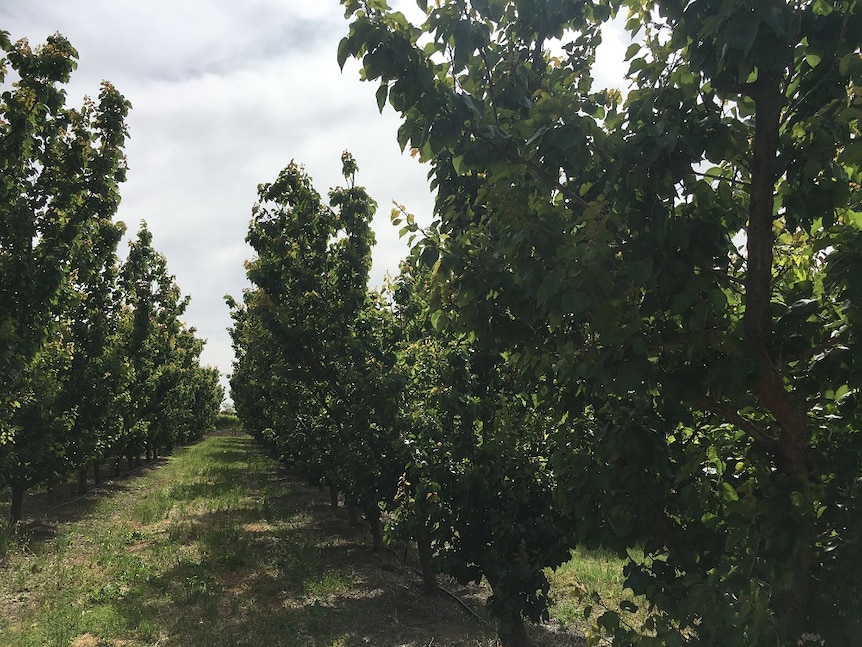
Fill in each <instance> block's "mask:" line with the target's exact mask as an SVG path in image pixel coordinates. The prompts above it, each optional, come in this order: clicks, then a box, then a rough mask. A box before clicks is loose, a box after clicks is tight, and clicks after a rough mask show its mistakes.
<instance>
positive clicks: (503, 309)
mask: <svg viewBox="0 0 862 647" xmlns="http://www.w3.org/2000/svg"><path fill="white" fill-rule="evenodd" d="M344 4H345V6H346V9H347V13H348V14H349V15H350V16H351V17H352V23H351V27H350V34H349V35H348V36H347V37H346V38H345V39H344V40H343V41H342V43H341V46H340V47H339V60H340V62H341V63H343V62H344V61H345V60H346V58H347V57H348V56H355V57H357V58H360V59H361V60H362V63H363V75H364V77H365V78H367V79H373V80H379V81H380V88H379V90H378V94H377V97H378V102H379V104H380V105H381V106H382V105H383V103H384V102H385V101H386V100H387V98H388V101H389V103H390V104H391V105H392V106H393V107H394V108H395V109H396V110H397V111H398V112H400V113H401V115H402V118H403V124H402V126H401V128H400V129H399V132H398V140H399V141H400V142H401V144H402V146H406V145H408V144H409V145H410V146H411V147H412V148H414V149H415V150H416V151H418V153H419V155H420V157H421V158H422V159H423V160H425V161H427V162H428V163H429V164H430V165H431V177H432V184H433V186H434V187H435V188H436V189H437V199H436V216H437V218H438V223H439V226H438V227H437V234H436V236H437V238H438V241H437V244H436V248H438V249H439V259H437V251H436V250H435V251H429V252H428V253H427V254H423V258H425V259H426V260H427V261H428V262H429V263H435V272H436V275H437V277H438V278H439V286H440V287H439V290H440V292H441V294H450V295H451V298H453V299H456V300H457V303H458V306H459V307H458V310H457V321H456V323H457V325H458V326H459V327H461V328H462V329H463V330H467V331H473V332H475V333H476V334H478V335H479V336H480V337H482V338H483V339H486V340H489V343H490V340H493V344H494V345H495V347H496V348H497V349H498V350H499V351H501V352H505V353H508V354H509V356H510V357H512V358H514V359H515V360H517V361H518V362H519V363H520V364H521V366H523V367H524V368H525V369H527V370H529V371H531V372H532V374H533V375H534V378H535V381H534V383H535V384H536V385H538V386H537V388H539V389H540V390H541V395H542V399H545V398H546V399H547V400H546V401H548V402H549V403H550V404H549V406H550V409H549V411H556V413H557V414H558V415H560V414H568V416H569V420H570V422H571V424H572V428H571V429H570V431H569V432H568V436H569V439H568V440H567V442H566V443H565V444H562V443H561V445H560V446H561V447H565V450H561V451H555V452H554V454H553V456H551V457H550V458H551V460H552V461H553V462H554V464H555V465H556V468H557V470H558V473H559V477H560V479H561V483H562V490H561V492H560V496H559V502H560V504H561V505H562V506H563V507H564V509H567V510H569V511H570V512H571V514H572V516H573V517H574V521H575V523H576V524H577V529H578V536H579V538H580V539H581V540H582V541H587V542H590V543H604V544H606V545H609V546H612V547H614V548H617V549H619V550H624V549H625V547H627V546H634V545H642V546H643V548H644V550H645V553H646V556H645V558H644V559H643V560H639V561H638V562H634V561H633V562H632V563H631V564H630V565H629V567H628V568H627V574H628V584H629V585H630V586H631V587H632V588H633V589H634V590H635V591H636V592H638V593H643V594H645V595H646V596H647V598H648V599H649V601H650V604H651V605H652V606H653V608H654V611H655V613H654V615H653V616H652V619H651V621H650V622H651V623H652V626H651V628H652V630H653V633H654V636H652V637H646V636H641V637H636V636H633V635H631V633H630V632H628V631H627V630H625V629H623V628H621V627H620V624H619V618H618V617H616V616H615V615H614V614H607V615H606V616H605V618H604V619H603V621H602V622H603V623H604V624H605V625H606V626H607V627H608V628H610V629H612V630H614V631H616V633H617V637H618V639H619V640H620V641H623V642H624V641H640V643H641V644H682V643H685V642H697V643H702V642H706V643H716V644H717V643H721V644H740V645H754V644H776V643H780V644H797V643H800V642H804V641H806V640H811V639H816V640H820V639H825V640H827V642H828V643H829V644H836V645H837V644H848V643H853V642H857V641H858V640H859V639H860V635H862V627H860V622H859V620H858V614H857V613H855V611H854V610H855V609H856V607H858V604H859V601H860V598H862V591H860V585H859V584H858V582H859V581H860V580H859V578H858V574H859V572H858V568H859V560H858V544H857V542H856V539H855V536H856V534H857V533H858V531H859V530H860V527H859V524H860V521H859V519H860V517H859V515H858V509H859V505H858V499H859V488H860V481H859V477H858V465H859V464H860V459H862V437H860V422H862V421H860V417H859V416H860V413H859V412H860V409H859V407H857V406H855V404H856V402H857V399H858V392H859V389H860V386H862V384H860V376H862V372H860V371H859V368H860V366H859V363H858V362H859V359H858V358H859V357H860V356H862V354H860V349H859V348H858V346H859V330H860V329H859V321H860V319H859V307H860V303H862V301H860V297H862V291H860V280H859V276H860V269H862V265H860V255H859V253H858V249H859V242H860V229H862V217H860V215H859V214H860V211H859V205H860V197H859V194H860V191H859V185H860V180H862V168H860V160H862V158H860V150H862V149H860V141H859V136H860V130H859V115H860V106H862V104H860V101H862V94H860V87H862V60H860V46H861V45H862V8H860V6H859V4H858V3H856V2H849V1H847V2H845V1H842V0H833V1H821V0H817V1H812V2H805V1H802V2H792V3H790V2H785V1H781V0H774V1H770V2H756V3H755V2H719V3H716V2H711V1H707V0H695V1H693V2H680V1H677V0H666V1H664V0H663V1H656V2H651V1H643V2H642V1H636V0H624V1H609V2H601V1H600V2H594V3H571V2H566V1H563V0H512V1H509V2H504V1H490V2H489V1H488V0H481V1H479V0H473V1H472V2H469V1H467V0H451V1H444V2H438V3H435V5H434V6H433V7H429V6H428V3H425V2H420V3H419V4H420V6H422V7H423V8H425V9H426V21H425V23H424V24H423V25H422V26H420V27H416V26H414V25H412V24H410V23H409V22H408V21H407V20H406V18H405V17H404V16H403V15H401V14H399V13H397V12H393V11H391V10H389V9H388V7H386V4H385V3H383V2H377V1H372V0H367V1H362V0H345V2H344ZM618 10H625V11H628V28H629V30H630V31H631V33H632V35H633V36H635V37H636V38H635V41H636V42H635V43H634V44H632V46H631V47H630V48H629V51H628V53H627V56H628V58H629V60H630V73H629V80H630V82H631V84H632V85H631V88H630V89H629V91H628V94H627V97H626V99H625V101H623V100H622V98H621V95H620V93H619V92H618V91H616V90H604V89H599V90H596V89H594V88H593V77H592V71H591V66H592V63H593V61H594V58H595V48H596V45H597V44H598V43H599V42H600V27H601V25H602V24H603V23H604V22H605V21H606V20H607V19H608V18H609V17H610V16H611V15H612V14H613V13H615V12H616V11H618ZM429 249H430V248H429ZM440 303H441V304H442V303H443V301H441V302H440ZM446 314H447V313H446V312H444V311H443V310H441V311H440V313H439V314H438V317H444V316H445V315H446ZM540 376H545V377H546V380H545V382H544V384H545V385H546V386H545V387H544V389H542V387H541V386H540V385H541V384H542V382H541V381H540V379H539V377H540ZM575 423H576V424H575ZM597 517H598V518H599V519H600V520H601V521H602V522H603V523H596V518H597Z"/></svg>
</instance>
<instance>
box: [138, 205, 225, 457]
mask: <svg viewBox="0 0 862 647" xmlns="http://www.w3.org/2000/svg"><path fill="white" fill-rule="evenodd" d="M152 243H153V236H152V234H151V233H150V231H149V229H148V228H147V226H146V223H143V222H142V223H141V227H140V229H139V230H138V237H137V240H135V241H134V242H132V244H131V246H130V250H129V255H128V257H127V259H126V262H125V264H124V265H123V268H122V272H121V284H122V287H123V291H124V294H125V299H126V306H127V309H126V316H125V320H124V328H123V331H124V332H123V336H124V340H123V343H124V348H125V351H126V354H127V356H128V357H129V361H130V363H131V370H132V379H131V383H130V384H129V400H130V402H129V410H128V411H127V419H126V424H125V428H126V435H125V437H124V438H123V442H124V444H125V454H126V457H127V458H128V460H129V461H130V462H131V461H132V459H133V458H136V457H138V456H140V454H141V452H145V453H146V457H147V459H148V460H149V459H151V458H154V457H155V456H157V455H158V454H159V453H160V452H161V450H163V449H164V450H167V451H170V450H171V449H172V448H173V447H174V445H175V444H177V443H178V442H185V441H188V440H190V439H193V438H198V437H200V435H201V434H202V433H203V432H205V431H208V430H209V429H212V427H213V425H214V424H215V417H216V415H217V414H218V409H219V406H220V405H221V401H222V397H223V395H224V394H223V392H222V388H221V386H219V384H218V373H217V371H215V370H214V369H206V368H203V367H201V366H200V354H201V352H202V351H203V346H204V342H203V340H201V339H198V338H197V337H196V335H195V329H194V328H188V327H186V325H185V324H184V323H183V322H182V321H181V319H180V317H181V316H182V314H183V313H184V312H185V310H186V308H187V307H188V304H189V301H190V299H189V297H186V296H183V295H182V293H181V291H180V288H179V286H178V285H177V283H176V280H175V278H174V276H173V275H172V274H170V273H169V272H168V266H167V260H166V259H165V257H164V255H162V254H160V253H159V252H157V251H156V250H155V249H154V248H153V244H152Z"/></svg>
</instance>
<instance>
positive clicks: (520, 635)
mask: <svg viewBox="0 0 862 647" xmlns="http://www.w3.org/2000/svg"><path fill="white" fill-rule="evenodd" d="M486 577H487V574H486ZM488 584H490V585H491V591H493V593H494V601H493V602H494V604H493V612H494V618H495V620H496V621H497V637H498V638H499V639H500V644H501V645H502V647H532V646H533V643H532V642H531V641H530V637H529V636H528V635H527V625H526V623H525V622H524V616H522V615H521V608H520V605H519V604H518V595H517V592H513V591H512V590H511V589H510V588H509V587H508V586H506V585H505V584H503V583H502V582H500V581H499V580H498V579H496V578H494V577H493V576H492V577H488Z"/></svg>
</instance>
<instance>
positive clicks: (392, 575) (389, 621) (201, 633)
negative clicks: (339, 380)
mask: <svg viewBox="0 0 862 647" xmlns="http://www.w3.org/2000/svg"><path fill="white" fill-rule="evenodd" d="M37 497H38V495H37ZM28 509H30V510H31V511H36V512H37V513H44V516H42V515H37V518H34V519H31V520H30V523H28V524H27V525H26V526H25V529H24V532H25V533H29V536H28V537H23V538H22V537H19V538H14V539H7V544H6V553H5V555H4V556H3V557H2V558H0V645H3V646H8V647H31V646H32V647H36V646H39V647H44V646H58V647H60V646H61V647H69V646H72V647H107V646H112V647H144V646H153V647H155V646H165V645H176V646H180V647H196V646H202V647H203V646H206V647H222V646H224V647H228V646H241V645H249V646H251V645H254V646H259V645H273V646H288V647H290V646H296V647H313V646H333V647H334V646H345V647H346V646H353V645H380V646H389V645H392V646H394V645H398V646H411V647H412V646H417V647H418V646H420V645H422V646H425V645H434V646H435V647H439V646H443V647H456V646H463V647H468V646H469V647H489V646H491V645H494V644H495V643H494V632H493V630H492V628H491V627H489V626H488V625H487V624H486V621H485V620H484V619H483V618H485V617H487V616H486V615H485V613H484V611H483V607H484V601H485V598H486V596H487V591H486V590H485V589H484V588H483V587H481V586H469V587H464V586H459V585H458V584H457V583H454V582H451V581H444V582H443V584H444V588H446V589H447V590H448V591H449V592H450V593H451V594H452V596H456V597H457V598H458V600H460V601H457V600H456V599H455V598H454V597H452V596H450V595H446V594H443V593H441V594H438V595H430V596H429V595H425V594H423V593H422V586H421V579H420V578H419V576H418V575H417V574H416V572H415V571H414V569H413V566H412V563H413V558H414V556H413V555H412V552H411V551H409V550H407V551H405V549H404V547H403V546H401V547H399V546H393V547H391V549H390V550H387V551H385V552H384V553H382V554H377V553H374V552H373V551H372V550H371V548H370V545H369V541H368V539H369V537H368V536H367V529H365V528H362V527H358V528H350V527H349V526H348V524H347V514H346V511H345V510H344V509H343V508H338V509H336V510H333V509H331V508H330V506H329V498H328V494H327V493H324V492H321V491H319V490H318V489H317V488H315V487H311V486H308V485H306V484H303V483H301V482H300V481H299V480H297V479H295V478H292V477H291V476H290V475H289V474H288V473H286V472H285V471H284V470H283V469H282V468H281V467H280V466H279V464H278V463H276V462H275V461H272V460H271V459H269V458H267V457H265V456H263V455H262V454H261V453H260V452H259V450H258V449H257V447H256V446H255V445H254V443H253V441H252V440H251V439H250V438H248V437H246V436H241V435H236V436H232V435H220V436H211V437H209V438H207V439H205V440H204V441H202V442H200V443H198V444H196V445H193V446H191V447H188V448H185V449H183V450H180V451H178V452H176V453H175V455H174V456H172V457H170V458H168V459H164V460H161V461H159V462H158V463H156V464H154V465H152V466H149V467H147V468H145V469H144V470H143V471H142V472H141V473H139V474H138V475H134V476H130V477H126V478H123V479H117V480H115V481H112V482H110V483H107V484H105V485H103V486H101V487H100V488H99V489H98V490H96V491H94V492H91V493H90V495H88V496H87V497H84V498H83V499H78V500H76V501H74V502H72V503H69V504H63V505H60V507H56V505H55V506H50V505H49V504H47V503H44V502H42V503H40V501H38V500H37V498H34V500H33V501H28ZM31 514H32V513H31ZM405 555H406V560H405V559H404V557H405ZM601 559H602V561H603V562H604V563H605V564H607V563H611V564H612V566H611V567H609V568H608V567H607V566H605V567H595V566H579V567H577V568H576V567H575V566H570V567H566V568H564V569H563V570H561V571H560V572H559V573H558V574H557V576H555V578H554V581H555V586H556V588H557V590H558V591H559V592H560V596H558V597H559V598H560V599H559V602H558V604H557V606H556V607H555V610H554V611H555V614H556V615H558V616H559V619H558V620H555V621H553V622H551V623H549V624H548V625H546V626H543V627H534V628H531V629H532V634H533V636H534V638H535V641H536V643H537V645H540V646H545V645H546V646H554V647H560V646H563V645H580V644H583V639H582V637H581V636H582V635H583V630H584V626H583V621H582V620H580V618H581V616H580V615H579V606H578V603H577V601H578V599H579V598H580V597H582V596H583V595H584V593H585V592H586V591H587V589H588V588H594V586H593V584H592V583H590V582H585V583H584V584H578V583H577V582H576V581H575V580H576V578H578V577H586V575H581V574H579V573H580V572H581V571H580V570H579V569H583V568H587V569H588V570H589V571H593V570H596V568H598V570H599V571H600V570H601V569H602V568H605V569H606V570H607V571H608V572H609V573H610V575H609V576H601V577H603V578H604V579H605V580H606V581H611V584H610V585H609V586H610V589H611V592H610V593H609V594H608V595H609V596H611V597H612V595H613V592H612V589H613V583H612V581H613V577H618V571H619V566H618V564H614V562H613V560H608V559H605V558H604V557H602V558H601ZM577 562H578V564H582V565H583V564H588V563H589V560H588V559H586V556H581V557H580V558H579V559H578V560H577ZM604 586H608V585H604Z"/></svg>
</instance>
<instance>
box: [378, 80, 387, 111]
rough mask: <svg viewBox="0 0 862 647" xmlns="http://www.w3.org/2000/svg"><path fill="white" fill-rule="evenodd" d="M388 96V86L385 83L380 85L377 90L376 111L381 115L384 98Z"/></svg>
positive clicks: (384, 103)
mask: <svg viewBox="0 0 862 647" xmlns="http://www.w3.org/2000/svg"><path fill="white" fill-rule="evenodd" d="M388 96H389V85H388V84H386V83H381V84H380V87H379V88H377V93H376V97H377V109H378V110H379V111H380V112H381V113H382V112H383V108H384V107H385V106H386V98H387V97H388Z"/></svg>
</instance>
